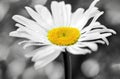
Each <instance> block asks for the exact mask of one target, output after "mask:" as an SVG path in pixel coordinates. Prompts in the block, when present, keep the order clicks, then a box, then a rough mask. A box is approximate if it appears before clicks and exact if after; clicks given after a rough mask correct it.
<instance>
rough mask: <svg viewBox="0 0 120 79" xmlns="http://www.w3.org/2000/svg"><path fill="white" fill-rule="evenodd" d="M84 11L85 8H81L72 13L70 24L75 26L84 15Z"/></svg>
mask: <svg viewBox="0 0 120 79" xmlns="http://www.w3.org/2000/svg"><path fill="white" fill-rule="evenodd" d="M83 12H84V9H83V8H79V9H77V10H76V11H75V12H74V13H73V14H72V16H71V24H70V26H74V25H75V24H76V23H77V22H78V21H79V20H80V19H81V17H82V16H83ZM74 27H78V26H74Z"/></svg>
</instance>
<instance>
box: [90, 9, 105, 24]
mask: <svg viewBox="0 0 120 79" xmlns="http://www.w3.org/2000/svg"><path fill="white" fill-rule="evenodd" d="M103 13H104V12H103V11H102V12H99V13H98V14H96V15H95V17H94V18H93V20H92V22H91V24H92V23H95V22H96V20H97V19H98V18H99V17H100V16H101V15H102V14H103Z"/></svg>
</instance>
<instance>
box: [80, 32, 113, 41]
mask: <svg viewBox="0 0 120 79" xmlns="http://www.w3.org/2000/svg"><path fill="white" fill-rule="evenodd" d="M111 35H112V34H111V33H105V34H99V33H93V34H87V35H85V37H83V38H79V40H78V41H88V40H95V39H102V38H106V37H108V36H111Z"/></svg>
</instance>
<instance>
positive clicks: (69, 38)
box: [48, 27, 80, 46]
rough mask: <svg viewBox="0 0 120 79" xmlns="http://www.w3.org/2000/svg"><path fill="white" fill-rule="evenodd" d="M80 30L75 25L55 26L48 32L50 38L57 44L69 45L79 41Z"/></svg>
mask: <svg viewBox="0 0 120 79" xmlns="http://www.w3.org/2000/svg"><path fill="white" fill-rule="evenodd" d="M79 37H80V31H79V30H78V29H77V28H73V27H58V28H53V29H52V30H50V31H49V32H48V40H49V41H50V42H52V43H53V44H55V45H59V46H69V45H72V44H74V43H76V42H77V40H78V38H79Z"/></svg>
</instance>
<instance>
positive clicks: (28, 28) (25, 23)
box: [10, 0, 116, 69]
mask: <svg viewBox="0 0 120 79" xmlns="http://www.w3.org/2000/svg"><path fill="white" fill-rule="evenodd" d="M98 1H99V0H94V1H93V2H92V4H91V5H90V7H89V8H88V9H87V10H86V11H85V10H84V9H83V8H78V9H77V10H76V11H75V12H73V13H72V12H71V5H70V4H65V2H64V1H61V2H57V1H52V2H51V11H49V10H48V9H47V8H46V7H45V6H42V5H36V6H35V10H33V9H32V8H30V7H25V9H26V10H27V12H28V13H29V15H30V16H31V17H32V18H33V20H31V19H28V18H25V17H23V16H20V15H14V16H13V20H15V21H16V22H18V23H16V26H17V27H18V29H17V30H16V31H13V32H11V33H10V36H13V37H19V38H25V39H26V40H24V41H22V42H20V43H19V44H22V45H23V47H24V48H26V47H29V46H39V48H37V49H35V50H33V51H32V52H28V53H27V54H26V56H27V57H32V61H34V62H35V65H34V66H35V68H36V69H38V68H41V67H44V66H46V65H47V64H48V63H50V62H52V61H53V60H54V59H56V58H57V57H58V56H59V55H60V53H61V52H65V51H68V52H69V53H71V54H74V55H79V54H87V53H91V51H96V50H97V48H98V46H97V43H101V44H105V43H106V44H107V45H108V44H109V42H108V40H107V38H106V37H108V36H111V35H112V34H115V33H116V32H115V31H114V30H112V29H108V28H107V27H105V26H104V25H102V24H100V23H99V22H98V21H97V19H98V17H100V16H101V15H102V14H103V12H102V11H99V10H98V8H97V7H96V6H95V5H96V3H97V2H98ZM90 19H92V21H91V22H90V23H89V24H88V25H86V24H87V23H88V21H89V20H90Z"/></svg>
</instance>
